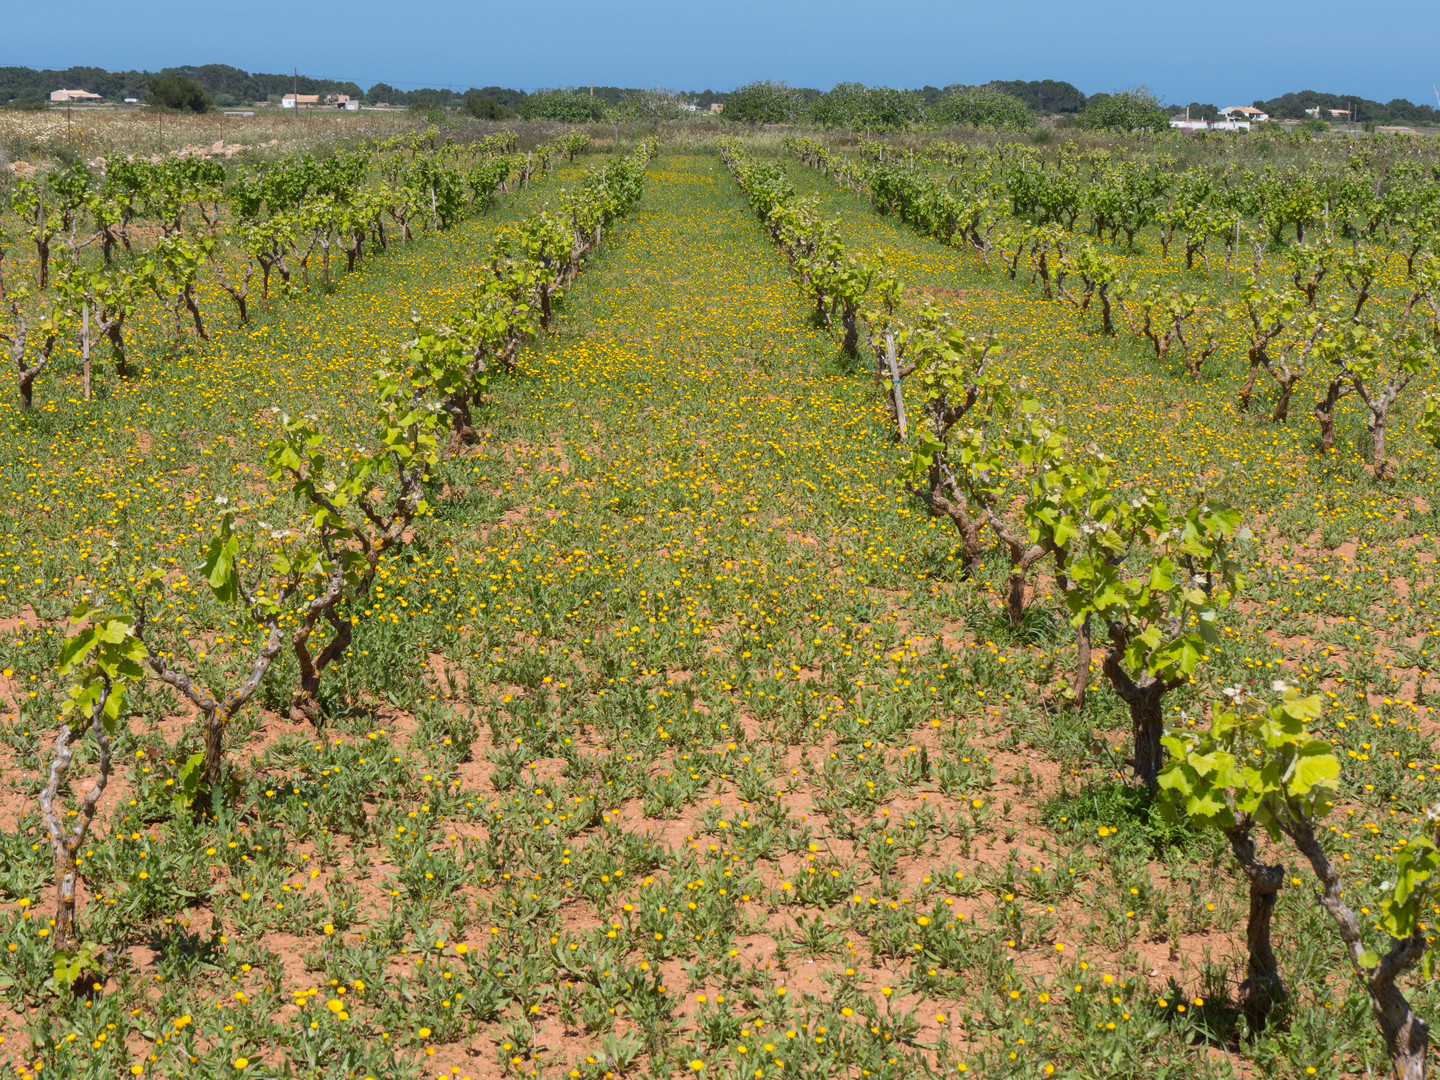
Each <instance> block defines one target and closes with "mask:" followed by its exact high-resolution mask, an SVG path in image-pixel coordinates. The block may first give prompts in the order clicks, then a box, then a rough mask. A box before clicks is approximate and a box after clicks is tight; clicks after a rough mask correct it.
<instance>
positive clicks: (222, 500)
mask: <svg viewBox="0 0 1440 1080" xmlns="http://www.w3.org/2000/svg"><path fill="white" fill-rule="evenodd" d="M229 501H230V500H229V499H228V498H226V497H225V496H224V495H216V496H215V505H216V506H224V505H225V504H226V503H228V502H229Z"/></svg>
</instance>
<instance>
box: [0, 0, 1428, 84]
mask: <svg viewBox="0 0 1440 1080" xmlns="http://www.w3.org/2000/svg"><path fill="white" fill-rule="evenodd" d="M1357 14H1358V17H1357ZM1222 17H1223V18H1225V19H1227V20H1228V25H1225V24H1222V23H1221V21H1220V19H1221V18H1222ZM60 23H63V30H62V29H61V28H60V27H59V25H58V24H60ZM4 25H5V34H4V35H3V36H0V64H19V65H26V66H29V67H56V68H59V67H68V66H69V65H71V64H90V65H95V66H99V67H106V68H111V69H116V68H151V69H153V68H159V67H165V66H171V65H176V64H185V63H225V64H232V65H234V66H236V67H240V68H245V69H246V70H249V71H289V70H290V69H291V68H292V67H298V68H299V69H300V71H301V72H304V73H307V74H311V75H319V76H328V77H332V78H342V79H353V80H354V81H355V82H358V83H359V84H361V86H362V87H369V86H370V85H371V84H373V83H376V82H388V83H391V84H392V85H395V86H397V87H400V88H402V89H409V88H412V87H414V86H420V85H426V86H442V85H448V86H453V87H456V88H458V89H464V88H466V87H469V86H486V85H492V84H495V85H501V86H516V87H520V88H522V89H534V88H536V87H541V86H555V85H568V84H583V83H587V82H590V81H592V80H593V81H594V82H596V83H599V84H606V85H619V86H663V87H671V88H674V89H688V90H703V89H706V88H707V87H708V88H711V89H716V90H723V89H729V88H731V87H734V86H738V85H740V84H743V83H745V82H748V81H750V80H752V79H756V78H774V79H784V80H786V81H788V82H790V83H791V84H792V85H797V86H816V87H819V88H821V89H828V88H829V87H830V86H832V85H834V84H835V83H836V82H839V81H842V80H852V79H853V80H858V81H861V82H866V83H871V84H876V83H883V84H886V85H891V86H907V87H909V86H915V87H918V86H921V85H924V84H926V83H929V84H931V85H935V86H944V85H946V84H947V83H953V82H965V83H974V82H984V81H987V80H990V79H1010V78H1021V79H1043V78H1055V79H1065V80H1068V81H1070V82H1072V83H1074V84H1075V85H1077V86H1078V87H1080V89H1082V90H1084V91H1086V92H1087V93H1094V92H1096V91H1100V90H1113V89H1116V88H1118V87H1121V86H1125V85H1129V84H1133V83H1144V84H1147V85H1149V86H1150V87H1151V88H1152V89H1154V90H1155V91H1156V92H1157V93H1159V94H1160V95H1161V96H1162V97H1163V98H1164V99H1165V100H1166V101H1172V102H1179V103H1182V104H1183V103H1185V102H1189V101H1192V100H1198V101H1207V102H1213V103H1215V104H1217V105H1222V106H1223V105H1230V104H1238V103H1249V102H1250V101H1251V100H1253V99H1255V98H1268V97H1272V96H1274V95H1276V94H1280V93H1283V92H1285V91H1287V90H1301V89H1316V90H1324V91H1329V92H1334V93H1353V94H1359V95H1363V96H1366V97H1371V98H1375V99H1379V100H1382V101H1384V100H1389V99H1390V98H1393V97H1404V98H1409V99H1410V100H1412V101H1417V102H1430V103H1431V104H1434V102H1435V95H1434V93H1433V91H1432V89H1431V87H1432V84H1434V83H1437V82H1440V55H1437V52H1436V49H1435V43H1436V41H1437V40H1440V7H1437V5H1435V4H1433V3H1423V4H1422V3H1420V2H1418V0H1415V2H1403V3H1401V2H1394V0H1379V2H1372V3H1369V4H1363V5H1355V4H1353V3H1344V4H1342V3H1336V2H1333V0H1306V2H1304V3H1300V2H1295V0H1278V2H1277V0H1270V2H1267V3H1258V4H1249V5H1238V6H1229V5H1214V6H1211V5H1204V4H1182V5H1174V6H1173V7H1167V6H1162V5H1156V4H1150V3H1141V2H1138V0H1101V2H1099V3H1096V2H1094V0H1092V2H1090V3H1074V2H1073V0H1066V2H1062V0H1024V2H1022V3H986V4H980V3H976V2H974V0H952V2H949V3H946V2H943V0H891V2H889V3H885V2H880V0H876V2H868V3H861V2H856V0H828V2H826V0H711V2H709V3H705V2H698V0H683V2H677V0H663V2H662V0H625V2H621V3H601V2H598V0H547V2H545V3H543V4H537V3H534V2H533V0H529V2H527V0H506V2H504V3H494V2H489V0H487V2H484V3H466V2H463V0H427V2H425V3H421V4H417V5H414V6H411V5H409V4H406V3H404V2H403V0H402V2H399V3H397V2H394V0H390V2H385V3H377V2H375V0H341V2H339V3H333V4H315V3H295V4H285V3H281V4H272V3H265V4H247V5H242V6H240V7H230V6H228V5H227V6H226V7H224V8H222V7H219V6H216V5H204V4H195V3H193V2H192V0H128V2H126V3H115V2H114V0H106V2H103V3H102V2H99V0H67V2H66V3H65V4H64V5H63V8H57V7H52V6H51V5H48V4H33V3H32V4H18V3H17V4H16V5H15V6H14V7H11V8H10V9H9V10H8V11H7V12H6V13H5V14H4ZM57 31H58V32H57Z"/></svg>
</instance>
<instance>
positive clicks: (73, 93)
mask: <svg viewBox="0 0 1440 1080" xmlns="http://www.w3.org/2000/svg"><path fill="white" fill-rule="evenodd" d="M50 100H51V101H99V100H100V95H99V94H91V93H89V92H88V91H85V90H51V91H50Z"/></svg>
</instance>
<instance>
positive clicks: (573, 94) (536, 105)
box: [520, 90, 605, 124]
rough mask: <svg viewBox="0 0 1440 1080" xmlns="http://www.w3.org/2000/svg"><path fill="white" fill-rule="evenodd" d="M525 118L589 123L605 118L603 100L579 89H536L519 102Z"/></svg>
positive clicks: (522, 115) (567, 122)
mask: <svg viewBox="0 0 1440 1080" xmlns="http://www.w3.org/2000/svg"><path fill="white" fill-rule="evenodd" d="M520 115H521V117H523V118H524V119H526V120H556V121H559V122H560V123H563V124H590V123H594V122H595V121H597V120H603V119H605V102H604V101H602V100H601V99H600V98H598V97H591V96H590V95H589V94H586V93H582V92H581V91H579V90H538V91H536V92H535V93H533V94H531V95H530V96H528V97H527V98H526V99H525V100H524V101H523V102H521V104H520Z"/></svg>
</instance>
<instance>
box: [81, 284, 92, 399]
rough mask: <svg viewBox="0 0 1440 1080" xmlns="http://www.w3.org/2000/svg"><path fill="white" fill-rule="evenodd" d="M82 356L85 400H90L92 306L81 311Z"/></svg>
mask: <svg viewBox="0 0 1440 1080" xmlns="http://www.w3.org/2000/svg"><path fill="white" fill-rule="evenodd" d="M80 355H81V356H82V357H83V358H84V368H85V400H86V401H89V400H90V305H89V304H86V305H85V306H84V307H82V308H81V309H80Z"/></svg>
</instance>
